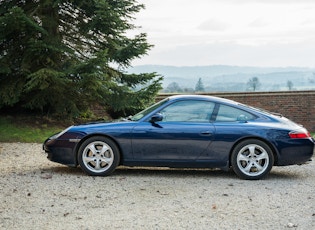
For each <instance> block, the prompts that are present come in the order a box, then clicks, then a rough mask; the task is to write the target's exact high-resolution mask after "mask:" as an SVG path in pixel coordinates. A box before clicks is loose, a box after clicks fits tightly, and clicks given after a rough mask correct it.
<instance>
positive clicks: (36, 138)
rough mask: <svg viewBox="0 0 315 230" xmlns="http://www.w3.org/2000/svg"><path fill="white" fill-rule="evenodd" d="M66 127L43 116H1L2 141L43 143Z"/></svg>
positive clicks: (0, 132)
mask: <svg viewBox="0 0 315 230" xmlns="http://www.w3.org/2000/svg"><path fill="white" fill-rule="evenodd" d="M64 128H65V127H63V126H62V125H56V124H55V123H53V122H51V121H49V120H45V119H41V118H33V119H31V118H27V117H23V118H20V117H19V118H16V117H11V116H0V142H29V143H42V142H43V141H44V140H45V139H46V138H47V137H49V136H51V135H53V134H55V133H57V132H59V131H61V130H62V129H64Z"/></svg>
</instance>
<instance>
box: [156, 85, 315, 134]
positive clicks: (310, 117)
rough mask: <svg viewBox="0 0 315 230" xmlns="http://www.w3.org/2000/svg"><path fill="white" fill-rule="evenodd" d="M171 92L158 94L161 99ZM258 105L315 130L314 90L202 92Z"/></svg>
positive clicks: (310, 129) (312, 130)
mask: <svg viewBox="0 0 315 230" xmlns="http://www.w3.org/2000/svg"><path fill="white" fill-rule="evenodd" d="M170 95H173V94H160V95H159V96H158V97H157V100H161V99H162V98H165V97H167V96H170ZM203 95H211V96H218V97H223V98H227V99H231V100H234V101H238V102H240V103H243V104H247V105H251V106H255V107H259V108H262V109H265V110H269V111H272V112H277V113H281V114H282V115H283V116H285V117H287V118H289V119H291V120H293V121H294V122H296V123H298V124H301V125H303V126H304V127H305V128H307V129H308V130H309V131H311V132H315V91H278V92H243V93H203Z"/></svg>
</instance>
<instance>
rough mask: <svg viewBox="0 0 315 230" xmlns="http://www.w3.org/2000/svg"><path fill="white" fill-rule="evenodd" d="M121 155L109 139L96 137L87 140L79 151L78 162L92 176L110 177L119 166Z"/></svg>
mask: <svg viewBox="0 0 315 230" xmlns="http://www.w3.org/2000/svg"><path fill="white" fill-rule="evenodd" d="M119 161H120V153H119V150H118V147H117V145H116V144H115V143H114V142H113V141H112V140H111V139H109V138H106V137H102V136H95V137H91V138H89V139H87V140H85V141H84V142H83V143H82V145H81V146H80V148H79V151H78V162H79V165H80V166H81V168H82V169H83V171H85V172H86V173H87V174H88V175H91V176H108V175H110V174H111V173H112V172H114V170H115V169H116V167H117V166H118V164H119Z"/></svg>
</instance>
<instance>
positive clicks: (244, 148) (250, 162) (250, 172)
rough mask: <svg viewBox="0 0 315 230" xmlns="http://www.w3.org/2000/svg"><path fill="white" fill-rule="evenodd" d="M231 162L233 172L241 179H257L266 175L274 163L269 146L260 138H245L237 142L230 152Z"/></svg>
mask: <svg viewBox="0 0 315 230" xmlns="http://www.w3.org/2000/svg"><path fill="white" fill-rule="evenodd" d="M231 163H232V167H233V170H234V172H235V173H236V174H237V175H238V176H239V177H240V178H242V179H247V180H257V179H261V178H263V177H264V176H266V175H267V174H268V173H269V172H270V170H271V168H272V166H273V163H274V156H273V153H272V151H271V149H270V147H269V146H268V145H267V144H266V143H265V142H262V141H260V140H255V139H251V140H246V141H243V142H241V143H239V144H238V145H237V146H236V147H235V149H234V150H233V152H232V156H231Z"/></svg>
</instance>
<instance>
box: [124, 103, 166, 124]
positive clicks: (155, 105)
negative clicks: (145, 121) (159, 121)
mask: <svg viewBox="0 0 315 230" xmlns="http://www.w3.org/2000/svg"><path fill="white" fill-rule="evenodd" d="M167 101H168V98H166V99H164V100H162V101H160V102H158V103H155V104H153V105H151V106H150V107H149V108H146V109H145V110H142V111H141V112H139V113H137V114H136V115H134V116H132V117H130V118H129V119H130V120H131V121H139V120H140V119H141V118H143V117H144V116H146V115H147V114H149V113H151V112H152V111H153V110H155V109H156V108H158V107H160V106H161V105H163V104H164V103H166V102H167Z"/></svg>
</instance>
